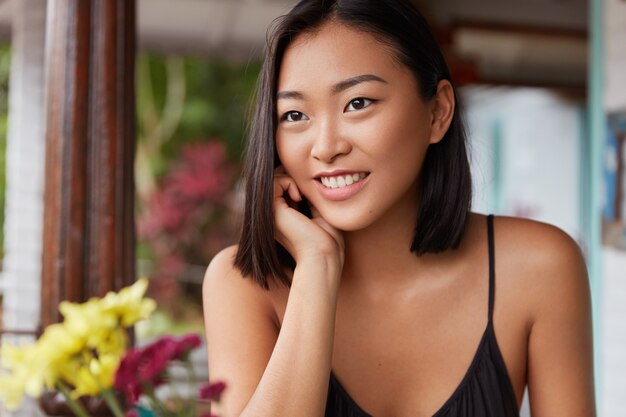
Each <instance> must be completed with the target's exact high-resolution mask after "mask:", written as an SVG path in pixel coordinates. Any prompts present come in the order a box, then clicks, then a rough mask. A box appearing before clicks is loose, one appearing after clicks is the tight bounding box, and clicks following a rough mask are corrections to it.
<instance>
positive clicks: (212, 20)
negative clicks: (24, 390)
mask: <svg viewBox="0 0 626 417" xmlns="http://www.w3.org/2000/svg"><path fill="white" fill-rule="evenodd" d="M100 2H102V0H100ZM58 3H61V2H58V1H53V0H48V1H45V0H3V1H0V260H1V262H2V264H1V265H2V266H1V267H0V297H1V300H2V304H1V306H0V315H1V316H2V317H1V320H0V324H1V326H2V327H1V328H2V334H3V338H9V339H15V338H22V339H23V338H26V339H28V338H32V337H34V336H35V335H36V334H37V333H38V332H39V331H40V330H41V326H42V323H45V322H46V320H45V319H44V320H43V321H42V314H43V313H42V311H43V309H42V295H41V294H42V268H43V270H44V271H45V260H44V261H42V257H45V247H46V246H45V245H44V242H43V240H44V239H43V238H42V236H43V229H44V221H43V217H44V212H45V209H46V205H47V201H48V200H47V199H45V198H44V188H45V189H46V190H47V189H48V188H46V182H45V180H46V177H47V176H48V177H49V175H48V174H49V171H48V168H46V159H47V158H46V156H45V154H46V143H50V139H49V138H50V136H49V133H47V131H46V126H48V127H49V126H50V123H51V120H52V119H53V118H54V111H55V110H54V104H50V103H51V101H50V100H51V97H52V96H53V95H54V94H56V93H54V91H53V90H51V89H50V88H49V87H48V85H51V84H53V82H54V80H56V79H57V78H55V75H54V74H55V72H54V70H53V69H50V67H51V66H53V65H61V64H53V63H52V62H53V61H54V60H53V55H54V52H51V51H52V50H53V44H52V41H51V39H58V38H55V33H56V34H58V33H61V32H59V30H60V29H59V27H61V28H64V27H70V26H71V25H70V23H71V22H70V21H69V20H67V21H66V20H63V19H62V16H61V14H60V12H59V11H58V8H57V6H56V4H58ZM68 3H73V2H68ZM93 3H94V4H97V3H99V2H98V1H94V2H93ZM417 3H418V4H419V6H420V7H421V9H422V11H423V12H424V13H425V14H426V15H427V17H428V18H429V21H430V22H431V23H432V24H433V26H434V28H435V31H436V33H437V36H438V37H439V41H440V43H441V45H442V46H443V48H444V51H445V53H446V56H447V60H448V62H449V64H450V66H451V69H452V73H453V78H454V79H455V81H456V83H457V84H458V85H459V86H460V91H461V101H462V104H463V105H464V108H465V111H466V115H467V118H468V121H469V128H470V154H471V163H472V171H473V179H474V187H475V197H474V210H475V211H478V212H482V213H496V214H502V215H513V216H520V217H528V218H533V219H537V220H540V221H544V222H548V223H552V224H554V225H557V226H559V227H560V228H562V229H563V230H565V231H566V232H567V233H569V234H570V235H571V236H572V237H573V238H574V239H576V241H577V242H578V243H579V245H580V246H581V248H582V249H583V252H584V254H585V256H586V259H587V263H588V268H589V273H590V280H591V286H592V292H593V302H594V320H595V321H594V326H595V329H594V330H595V349H596V352H595V354H596V381H597V382H596V386H597V401H598V409H599V416H602V417H618V416H625V415H626V413H625V412H624V411H623V410H624V405H625V404H624V401H625V399H626V302H624V301H626V192H625V191H626V170H625V169H624V167H625V166H626V3H625V2H624V1H623V0H527V1H524V2H519V1H514V0H421V1H417ZM293 4H295V2H294V1H289V0H229V1H226V0H138V1H137V2H136V10H135V12H136V15H134V16H133V19H132V20H133V22H134V23H132V25H131V26H128V27H130V28H132V29H133V30H136V49H131V51H132V52H133V53H134V57H135V59H134V62H133V65H132V67H133V69H134V88H133V90H134V97H131V98H132V99H133V100H135V101H134V103H135V105H134V109H135V110H134V111H135V113H136V114H135V117H134V123H135V126H134V127H135V129H134V131H135V132H136V135H135V136H136V156H135V158H134V162H133V167H132V168H133V175H134V179H135V187H134V190H133V192H134V204H135V207H134V219H135V222H136V245H135V246H134V247H135V255H136V259H135V270H134V271H133V274H134V275H135V276H137V277H139V276H145V277H148V278H149V279H150V289H149V295H150V296H151V297H154V298H155V299H156V300H157V303H158V306H159V307H158V310H157V312H156V313H155V314H153V315H152V316H151V318H150V320H149V322H148V323H142V326H140V327H139V328H138V329H137V338H138V339H139V340H142V339H145V340H147V339H150V338H151V337H154V336H157V335H160V334H165V333H174V334H182V333H184V332H187V331H199V332H202V307H201V283H202V278H203V274H204V271H205V269H206V265H207V264H208V263H209V261H210V260H211V258H212V257H213V256H214V254H216V253H217V252H218V251H219V250H220V249H221V248H223V247H225V246H227V245H229V244H232V243H234V242H235V241H236V237H237V230H238V229H237V227H238V221H239V219H240V211H241V206H242V195H241V190H240V188H239V182H238V178H239V175H240V171H241V163H240V156H241V153H242V150H243V146H244V143H245V131H246V121H247V112H248V110H249V104H250V103H251V99H252V94H253V90H254V86H255V83H256V78H257V75H258V72H259V69H260V59H261V55H262V52H263V48H264V43H265V38H266V30H267V28H268V27H269V25H270V24H271V22H272V20H273V19H274V18H276V17H277V16H280V15H281V14H284V13H285V12H286V11H288V10H289V8H290V7H291V6H292V5H293ZM94 10H99V9H98V8H97V7H96V6H94V8H93V9H92V13H95V12H94ZM94 16H95V15H94ZM95 18H97V16H95V17H94V19H95ZM64 25H65V26H64ZM87 30H88V29H87ZM74 35H75V34H73V32H72V31H71V30H69V29H68V30H67V32H66V34H65V35H63V36H66V37H67V38H68V39H71V37H72V36H74ZM96 39H97V38H96ZM51 45H52V46H51ZM121 50H122V51H123V50H124V48H122V49H121ZM100 64H101V65H103V66H105V67H106V66H107V65H109V63H107V62H103V63H100ZM77 65H78V64H77ZM54 68H56V67H54ZM77 68H78V69H80V67H79V66H77ZM92 68H93V67H92ZM118 68H122V67H118ZM64 71H66V72H65V73H69V71H70V70H68V69H67V68H66V67H64ZM125 71H129V69H128V68H127V67H126V69H125ZM88 76H89V77H92V76H94V77H96V76H97V74H95V73H94V70H93V69H92V70H91V72H89V73H88ZM51 91H52V92H51ZM46 103H47V104H46ZM46 106H48V107H46ZM49 106H52V110H51V108H50V107H49ZM47 135H48V136H47ZM46 137H48V141H46ZM72 149H73V148H72ZM69 152H70V151H68V153H69ZM77 152H78V151H77ZM48 159H49V157H48ZM57 163H59V162H58V161H57ZM68 175H69V174H68ZM68 178H69V181H71V180H72V178H70V177H68ZM117 181H119V178H117ZM87 216H89V214H88V215H87ZM42 265H43V266H42ZM131 270H132V268H131ZM44 281H45V280H44ZM44 287H45V286H44ZM44 293H45V291H44ZM44 305H45V300H44ZM203 361H204V362H203ZM205 362H206V361H205V359H204V357H203V354H200V355H198V358H197V366H198V369H202V368H203V367H206V363H205ZM24 413H26V414H22V415H34V414H32V413H35V411H34V409H33V408H31V409H28V411H24ZM1 415H4V414H1ZM16 415H17V414H16ZM522 415H529V414H528V406H527V404H525V405H524V407H523V410H522Z"/></svg>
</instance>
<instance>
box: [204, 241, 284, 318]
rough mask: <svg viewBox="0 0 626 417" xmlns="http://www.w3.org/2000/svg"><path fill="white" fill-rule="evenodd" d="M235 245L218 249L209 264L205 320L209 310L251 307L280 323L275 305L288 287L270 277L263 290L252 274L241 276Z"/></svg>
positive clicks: (206, 275) (205, 277)
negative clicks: (236, 264)
mask: <svg viewBox="0 0 626 417" xmlns="http://www.w3.org/2000/svg"><path fill="white" fill-rule="evenodd" d="M237 248H238V246H237V245H232V246H229V247H227V248H225V249H223V250H221V251H220V252H219V253H218V254H217V255H215V256H214V257H213V259H212V260H211V262H210V263H209V266H208V268H207V270H206V273H205V275H204V281H203V285H202V297H203V304H204V309H205V320H210V319H211V318H212V317H209V314H208V313H210V312H212V311H226V310H232V309H239V310H254V312H255V313H256V314H259V315H260V316H262V317H265V318H266V319H268V320H271V322H272V323H273V325H276V326H279V319H278V314H277V311H278V310H279V308H278V306H280V305H281V304H282V300H283V299H284V298H285V297H286V296H287V294H288V290H287V289H286V288H283V287H282V286H280V285H278V284H275V283H273V282H272V281H271V280H270V282H269V289H268V290H266V289H264V288H262V287H261V286H260V285H259V284H258V283H256V282H255V281H254V280H253V279H252V278H251V277H244V276H243V275H242V273H241V271H240V270H239V268H237V267H236V266H235V264H234V259H235V255H236V254H237Z"/></svg>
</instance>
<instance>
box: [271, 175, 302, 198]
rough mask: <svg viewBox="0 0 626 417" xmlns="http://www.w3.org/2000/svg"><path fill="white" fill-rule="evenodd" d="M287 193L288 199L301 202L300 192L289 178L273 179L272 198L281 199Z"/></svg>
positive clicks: (279, 177)
mask: <svg viewBox="0 0 626 417" xmlns="http://www.w3.org/2000/svg"><path fill="white" fill-rule="evenodd" d="M285 192H287V194H288V195H289V198H291V200H293V201H301V200H302V195H301V194H300V190H299V189H298V186H297V185H296V182H295V181H294V180H293V178H291V177H287V176H284V177H281V176H278V177H274V198H280V197H283V195H284V194H285Z"/></svg>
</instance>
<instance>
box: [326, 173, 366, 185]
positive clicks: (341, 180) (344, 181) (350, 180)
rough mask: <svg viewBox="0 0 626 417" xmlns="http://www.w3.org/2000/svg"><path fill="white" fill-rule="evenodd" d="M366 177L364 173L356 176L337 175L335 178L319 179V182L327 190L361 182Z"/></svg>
mask: <svg viewBox="0 0 626 417" xmlns="http://www.w3.org/2000/svg"><path fill="white" fill-rule="evenodd" d="M366 176H367V174H366V173H364V172H361V173H358V174H350V175H338V176H336V177H321V181H322V184H324V186H325V187H327V188H343V187H345V186H348V185H352V184H354V183H355V182H359V181H361V180H362V179H363V178H365V177H366Z"/></svg>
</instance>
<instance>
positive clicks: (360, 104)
mask: <svg viewBox="0 0 626 417" xmlns="http://www.w3.org/2000/svg"><path fill="white" fill-rule="evenodd" d="M373 102H374V100H372V99H369V98H365V97H358V98H355V99H354V100H352V101H350V103H348V105H347V106H346V108H345V110H344V111H356V110H363V109H364V108H366V107H369V105H370V104H372V103H373Z"/></svg>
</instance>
